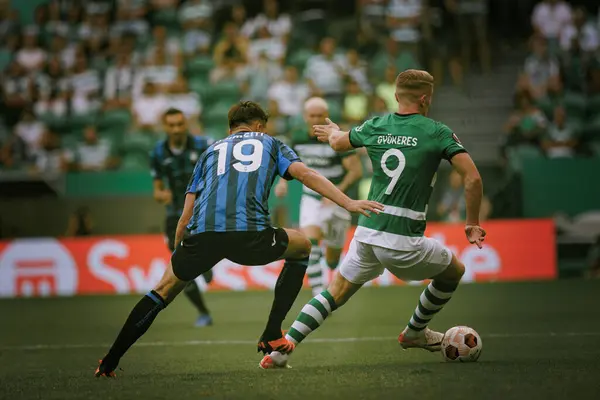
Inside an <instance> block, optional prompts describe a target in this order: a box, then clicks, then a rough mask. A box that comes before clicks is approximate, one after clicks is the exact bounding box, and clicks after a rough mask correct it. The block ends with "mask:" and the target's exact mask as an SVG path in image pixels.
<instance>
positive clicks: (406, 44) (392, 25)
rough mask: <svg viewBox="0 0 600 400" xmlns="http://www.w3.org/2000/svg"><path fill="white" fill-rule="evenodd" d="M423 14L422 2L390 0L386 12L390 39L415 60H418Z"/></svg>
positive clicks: (416, 0)
mask: <svg viewBox="0 0 600 400" xmlns="http://www.w3.org/2000/svg"><path fill="white" fill-rule="evenodd" d="M423 12H424V10H423V4H422V0H390V2H389V5H388V10H387V15H388V17H387V25H388V28H389V30H390V37H391V38H392V39H393V40H395V41H396V42H398V43H401V44H402V47H403V48H406V51H409V52H410V53H412V54H413V56H414V58H416V59H419V53H418V50H419V48H418V44H419V42H420V41H421V24H422V19H423Z"/></svg>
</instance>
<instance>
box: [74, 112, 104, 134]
mask: <svg viewBox="0 0 600 400" xmlns="http://www.w3.org/2000/svg"><path fill="white" fill-rule="evenodd" d="M97 121H98V113H96V112H90V113H86V114H75V115H71V116H70V117H69V125H68V127H69V129H70V130H71V131H72V132H77V131H81V130H82V129H83V128H85V127H86V126H88V125H95V124H96V122H97Z"/></svg>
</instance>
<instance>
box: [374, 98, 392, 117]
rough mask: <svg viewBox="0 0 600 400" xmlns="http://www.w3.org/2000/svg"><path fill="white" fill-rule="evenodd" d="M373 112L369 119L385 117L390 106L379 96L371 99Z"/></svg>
mask: <svg viewBox="0 0 600 400" xmlns="http://www.w3.org/2000/svg"><path fill="white" fill-rule="evenodd" d="M371 103H372V105H371V112H370V113H369V118H373V117H383V116H384V115H386V114H388V113H389V110H388V106H387V104H386V103H385V100H383V99H382V98H381V97H379V96H373V97H372V99H371Z"/></svg>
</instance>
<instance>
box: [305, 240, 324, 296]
mask: <svg viewBox="0 0 600 400" xmlns="http://www.w3.org/2000/svg"><path fill="white" fill-rule="evenodd" d="M310 244H311V245H312V247H311V249H310V257H309V258H308V268H306V274H307V275H308V284H309V285H310V287H311V288H313V290H314V291H317V292H320V291H321V290H323V268H322V267H321V257H322V251H321V247H320V246H319V241H318V240H314V239H311V240H310ZM314 291H313V293H315V292H314Z"/></svg>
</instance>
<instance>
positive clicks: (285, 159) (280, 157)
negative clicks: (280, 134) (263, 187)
mask: <svg viewBox="0 0 600 400" xmlns="http://www.w3.org/2000/svg"><path fill="white" fill-rule="evenodd" d="M275 140H276V143H277V146H278V147H279V149H278V150H279V151H278V152H277V174H278V175H279V176H281V177H282V178H284V179H286V180H288V181H289V180H292V179H293V178H292V176H291V175H290V174H288V168H289V167H290V165H292V163H295V162H299V161H301V160H300V157H298V155H297V154H296V152H295V151H294V150H292V149H291V148H290V147H289V146H288V145H286V144H284V143H283V142H281V141H279V140H277V139H275Z"/></svg>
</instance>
